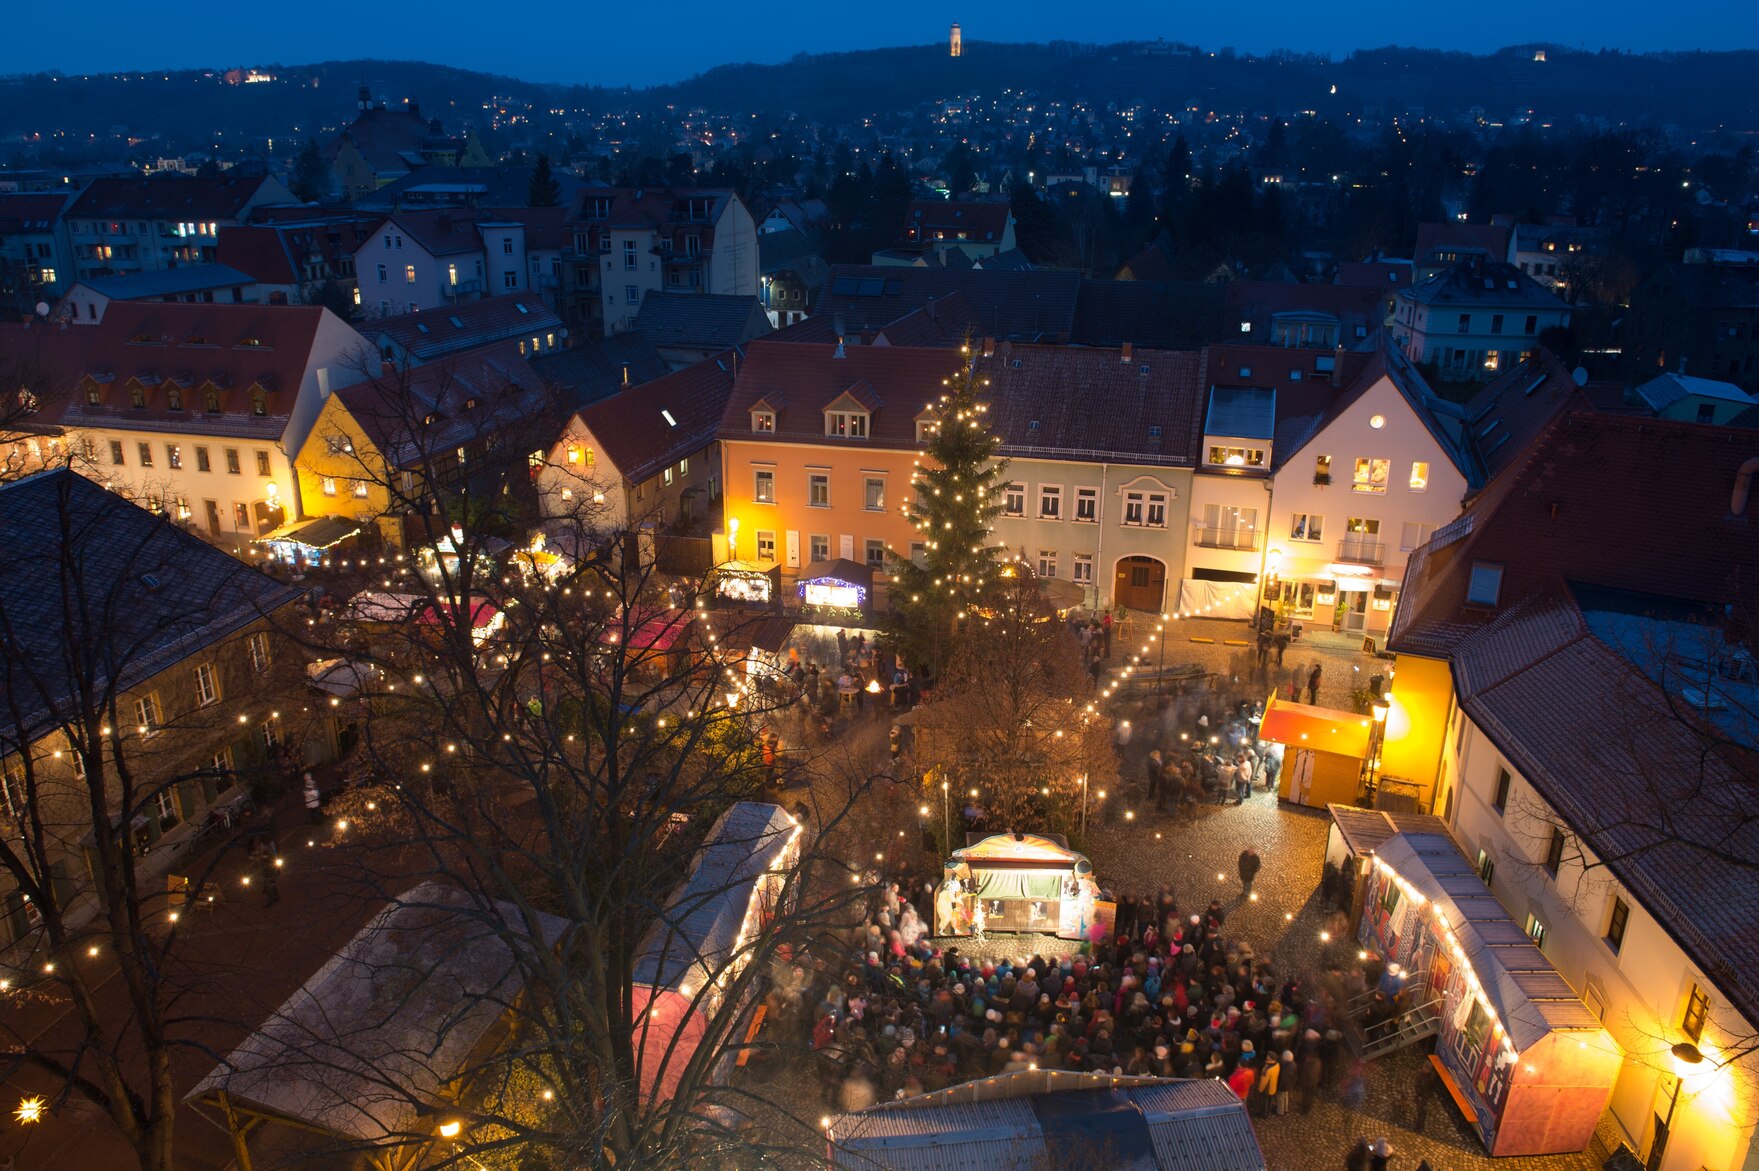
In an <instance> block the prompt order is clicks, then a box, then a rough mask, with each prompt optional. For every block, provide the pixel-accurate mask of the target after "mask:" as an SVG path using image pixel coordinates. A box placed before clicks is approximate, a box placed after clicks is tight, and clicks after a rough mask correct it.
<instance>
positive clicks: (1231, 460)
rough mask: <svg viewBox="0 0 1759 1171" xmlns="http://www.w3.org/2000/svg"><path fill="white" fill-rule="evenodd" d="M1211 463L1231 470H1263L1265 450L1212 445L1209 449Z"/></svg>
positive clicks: (1219, 444)
mask: <svg viewBox="0 0 1759 1171" xmlns="http://www.w3.org/2000/svg"><path fill="white" fill-rule="evenodd" d="M1209 462H1210V463H1212V464H1220V465H1222V466H1223V467H1229V468H1262V467H1263V466H1264V449H1263V448H1262V447H1229V446H1227V445H1226V444H1221V443H1212V444H1210V447H1209Z"/></svg>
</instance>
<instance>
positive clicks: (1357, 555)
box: [1338, 535, 1386, 565]
mask: <svg viewBox="0 0 1759 1171" xmlns="http://www.w3.org/2000/svg"><path fill="white" fill-rule="evenodd" d="M1385 559H1386V544H1385V542H1382V541H1376V540H1373V539H1371V538H1368V537H1363V536H1359V535H1352V536H1348V537H1345V538H1344V539H1343V540H1341V541H1339V542H1338V560H1339V561H1354V562H1356V563H1358V564H1360V565H1379V564H1380V563H1381V562H1382V561H1384V560H1385Z"/></svg>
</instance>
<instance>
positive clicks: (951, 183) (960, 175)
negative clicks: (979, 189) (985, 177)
mask: <svg viewBox="0 0 1759 1171" xmlns="http://www.w3.org/2000/svg"><path fill="white" fill-rule="evenodd" d="M941 169H942V170H944V171H945V172H946V173H947V189H948V190H949V191H950V192H952V195H953V198H954V199H957V198H959V196H961V195H964V194H965V193H966V192H967V191H970V190H971V189H972V188H974V187H976V186H977V168H976V167H974V166H973V165H972V163H971V148H969V147H967V146H966V145H965V144H964V143H963V142H961V143H959V144H958V145H957V146H955V147H954V148H953V149H952V150H950V151H948V152H947V157H946V158H944V159H942V160H941Z"/></svg>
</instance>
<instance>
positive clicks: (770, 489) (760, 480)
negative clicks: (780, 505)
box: [751, 468, 776, 504]
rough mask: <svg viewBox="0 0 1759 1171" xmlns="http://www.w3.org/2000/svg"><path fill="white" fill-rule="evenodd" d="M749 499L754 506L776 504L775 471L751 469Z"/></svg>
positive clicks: (772, 469)
mask: <svg viewBox="0 0 1759 1171" xmlns="http://www.w3.org/2000/svg"><path fill="white" fill-rule="evenodd" d="M766 489H767V491H766ZM751 499H752V502H753V503H756V504H774V503H775V502H776V471H775V469H774V468H753V469H752V471H751Z"/></svg>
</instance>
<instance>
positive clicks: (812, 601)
mask: <svg viewBox="0 0 1759 1171" xmlns="http://www.w3.org/2000/svg"><path fill="white" fill-rule="evenodd" d="M800 600H801V601H803V602H805V603H806V604H807V605H808V606H823V607H825V608H827V609H834V610H859V609H861V607H862V606H864V605H865V604H866V603H867V590H866V589H865V588H863V587H862V586H858V585H854V584H853V583H850V582H846V581H839V580H837V579H836V578H834V577H820V578H814V579H813V580H812V581H803V582H801V583H800Z"/></svg>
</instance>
